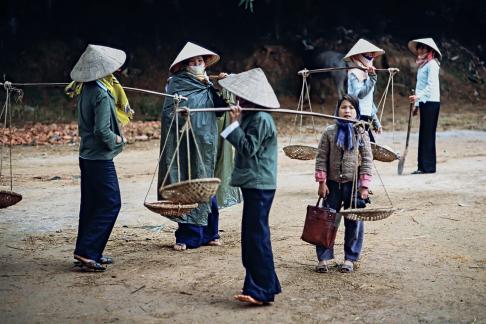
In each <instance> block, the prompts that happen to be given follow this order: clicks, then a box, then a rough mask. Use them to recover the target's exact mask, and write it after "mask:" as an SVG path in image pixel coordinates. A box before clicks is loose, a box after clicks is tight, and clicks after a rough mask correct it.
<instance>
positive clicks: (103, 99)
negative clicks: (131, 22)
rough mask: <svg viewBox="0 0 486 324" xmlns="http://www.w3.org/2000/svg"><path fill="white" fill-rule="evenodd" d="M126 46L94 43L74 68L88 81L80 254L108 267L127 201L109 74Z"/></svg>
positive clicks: (81, 123) (81, 109)
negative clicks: (109, 243) (110, 245)
mask: <svg viewBox="0 0 486 324" xmlns="http://www.w3.org/2000/svg"><path fill="white" fill-rule="evenodd" d="M125 58H126V55H125V52H123V51H121V50H117V49H114V48H110V47H105V46H98V45H88V47H87V48H86V50H85V52H84V53H83V54H82V55H81V57H80V59H79V60H78V62H77V63H76V65H75V66H74V68H73V70H72V71H71V78H72V79H73V80H74V81H77V82H82V83H83V87H82V90H81V94H80V95H79V97H78V107H77V109H78V127H79V135H80V137H81V142H80V145H79V168H80V169H81V207H80V211H79V228H78V237H77V240H76V249H75V251H74V258H75V259H76V260H78V261H79V262H80V264H81V266H82V267H83V268H84V269H86V270H93V271H104V270H106V268H105V267H104V266H103V264H110V263H112V260H111V258H108V257H104V256H103V255H102V253H103V250H104V249H105V246H106V243H107V241H108V238H109V236H110V234H111V231H112V229H113V226H114V224H115V221H116V219H117V217H118V212H119V211H120V207H121V199H120V188H119V186H118V178H117V175H116V170H115V165H114V164H113V158H114V157H115V156H116V155H118V153H120V152H121V151H122V149H123V145H124V143H125V139H124V138H123V137H122V135H121V131H120V127H119V125H118V122H117V115H116V109H115V101H114V98H113V94H112V93H111V92H110V90H109V89H108V88H107V87H106V86H105V84H104V83H103V79H104V78H105V77H107V76H110V75H111V74H112V73H113V72H115V71H116V70H118V69H119V68H120V67H121V66H122V64H123V63H124V62H125Z"/></svg>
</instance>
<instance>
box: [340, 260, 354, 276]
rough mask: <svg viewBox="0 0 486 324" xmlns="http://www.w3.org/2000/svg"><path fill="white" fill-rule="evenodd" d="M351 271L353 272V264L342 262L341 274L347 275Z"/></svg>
mask: <svg viewBox="0 0 486 324" xmlns="http://www.w3.org/2000/svg"><path fill="white" fill-rule="evenodd" d="M353 271H354V268H353V262H352V261H349V260H346V261H344V263H343V264H342V265H341V272H343V273H349V272H353Z"/></svg>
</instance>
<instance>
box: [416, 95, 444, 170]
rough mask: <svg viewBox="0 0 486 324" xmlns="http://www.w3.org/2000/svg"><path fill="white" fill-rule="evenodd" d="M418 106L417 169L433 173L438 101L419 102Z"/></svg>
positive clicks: (434, 167)
mask: <svg viewBox="0 0 486 324" xmlns="http://www.w3.org/2000/svg"><path fill="white" fill-rule="evenodd" d="M419 108H420V109H419V112H420V129H419V143H418V170H420V171H423V172H425V173H434V172H435V171H436V149H435V133H436V130H437V121H438V120H439V110H440V102H425V103H424V102H421V103H420V105H419Z"/></svg>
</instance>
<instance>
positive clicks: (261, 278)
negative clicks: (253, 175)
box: [241, 188, 282, 302]
mask: <svg viewBox="0 0 486 324" xmlns="http://www.w3.org/2000/svg"><path fill="white" fill-rule="evenodd" d="M241 192H242V193H243V220H242V223H241V255H242V261H243V266H244V267H245V269H246V276H245V283H244V286H243V294H244V295H249V296H251V297H253V298H255V299H256V300H259V301H261V302H272V301H273V300H274V297H275V295H276V294H278V293H280V292H281V291H282V289H281V287H280V282H279V281H278V278H277V274H276V273H275V266H274V263H273V253H272V243H271V241H270V228H269V226H268V215H269V213H270V208H271V207H272V202H273V197H274V196H275V190H258V189H244V188H241Z"/></svg>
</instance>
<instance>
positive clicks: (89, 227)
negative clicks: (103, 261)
mask: <svg viewBox="0 0 486 324" xmlns="http://www.w3.org/2000/svg"><path fill="white" fill-rule="evenodd" d="M79 168H80V169H81V207H80V210H79V227H78V238H77V240H76V249H75V250H74V254H76V255H79V256H82V257H84V258H87V259H91V260H95V261H99V259H100V258H101V256H102V254H103V250H104V249H105V246H106V243H107V242H108V238H109V237H110V234H111V231H112V229H113V226H114V225H115V221H116V218H117V217H118V212H119V211H120V208H121V198H120V187H119V186H118V177H117V175H116V170H115V164H114V163H113V161H111V160H108V161H101V160H85V159H81V158H80V159H79Z"/></svg>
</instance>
